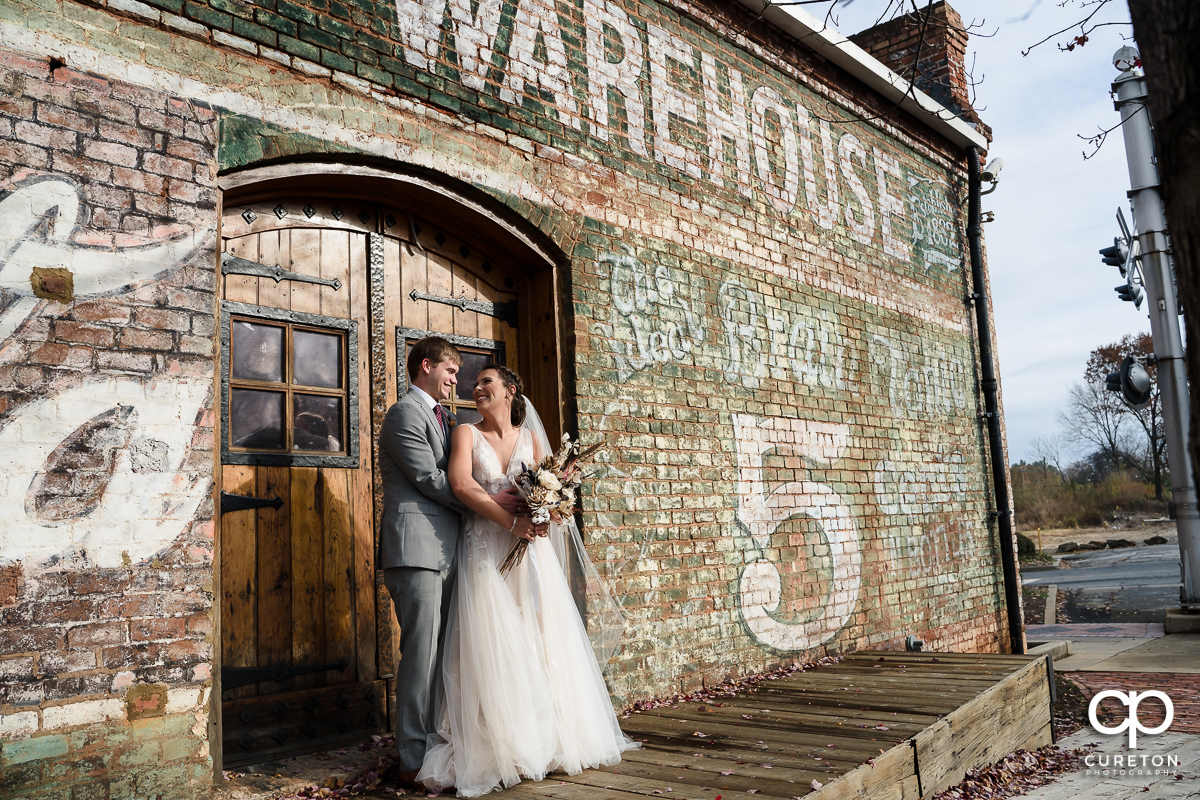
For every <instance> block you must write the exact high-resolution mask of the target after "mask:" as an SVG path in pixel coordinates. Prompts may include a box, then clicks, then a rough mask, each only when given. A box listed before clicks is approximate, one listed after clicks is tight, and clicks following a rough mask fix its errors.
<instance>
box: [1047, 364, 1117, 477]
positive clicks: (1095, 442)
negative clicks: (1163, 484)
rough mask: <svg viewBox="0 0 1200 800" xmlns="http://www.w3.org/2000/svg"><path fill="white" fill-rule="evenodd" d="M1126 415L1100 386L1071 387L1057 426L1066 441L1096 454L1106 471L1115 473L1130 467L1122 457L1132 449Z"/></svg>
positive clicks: (1080, 384)
mask: <svg viewBox="0 0 1200 800" xmlns="http://www.w3.org/2000/svg"><path fill="white" fill-rule="evenodd" d="M1127 411H1128V408H1127V407H1126V406H1125V404H1124V403H1123V402H1122V401H1121V400H1120V399H1118V398H1117V397H1116V395H1114V394H1113V393H1111V392H1109V391H1108V390H1106V389H1105V388H1104V386H1103V384H1097V383H1092V382H1090V381H1087V382H1083V383H1076V384H1075V385H1074V386H1072V387H1071V392H1070V399H1069V400H1068V404H1067V410H1066V411H1065V412H1063V413H1060V414H1059V422H1060V423H1061V424H1062V427H1063V432H1064V433H1065V435H1066V436H1067V438H1068V439H1070V440H1071V441H1072V442H1075V443H1076V444H1077V445H1079V447H1080V449H1081V450H1082V449H1094V450H1097V451H1099V452H1100V453H1101V454H1102V455H1103V456H1104V459H1105V461H1106V462H1107V463H1108V468H1109V469H1116V468H1118V467H1120V466H1121V465H1122V464H1128V463H1129V461H1128V459H1127V458H1126V456H1125V453H1126V452H1127V451H1128V450H1129V449H1130V445H1131V441H1130V435H1129V434H1130V432H1129V430H1128V428H1127V425H1128V423H1129V414H1128V413H1127Z"/></svg>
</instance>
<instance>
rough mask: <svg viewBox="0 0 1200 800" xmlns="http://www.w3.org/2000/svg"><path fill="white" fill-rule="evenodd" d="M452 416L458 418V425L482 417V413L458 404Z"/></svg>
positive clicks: (476, 420) (471, 422) (469, 423)
mask: <svg viewBox="0 0 1200 800" xmlns="http://www.w3.org/2000/svg"><path fill="white" fill-rule="evenodd" d="M454 418H455V419H457V420H458V424H459V425H471V424H474V423H476V422H479V420H481V419H483V415H482V414H480V413H479V412H478V411H476V410H475V409H473V408H470V407H469V406H459V407H458V411H457V412H456V413H455V414H454Z"/></svg>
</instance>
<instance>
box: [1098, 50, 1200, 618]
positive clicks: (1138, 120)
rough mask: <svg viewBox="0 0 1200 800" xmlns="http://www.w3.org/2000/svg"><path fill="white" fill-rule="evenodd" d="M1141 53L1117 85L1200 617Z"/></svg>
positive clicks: (1173, 323)
mask: <svg viewBox="0 0 1200 800" xmlns="http://www.w3.org/2000/svg"><path fill="white" fill-rule="evenodd" d="M1139 64H1140V58H1139V56H1138V52H1137V51H1136V50H1134V49H1133V48H1132V47H1122V48H1121V49H1120V50H1118V51H1117V52H1116V54H1115V55H1114V56H1113V65H1114V66H1115V67H1116V68H1117V69H1119V70H1121V74H1120V75H1118V76H1117V79H1116V80H1115V81H1114V82H1113V85H1112V89H1113V92H1114V93H1115V94H1116V98H1117V99H1116V104H1115V105H1116V108H1117V110H1118V111H1120V112H1121V130H1122V132H1123V133H1124V135H1125V159H1126V161H1127V162H1128V163H1129V182H1130V186H1131V187H1132V188H1131V191H1130V192H1129V197H1130V199H1131V200H1132V202H1133V215H1134V224H1135V226H1136V229H1137V230H1136V231H1135V233H1136V235H1137V240H1138V244H1139V245H1140V247H1141V259H1142V279H1143V280H1144V281H1145V288H1146V299H1147V300H1148V301H1149V306H1150V333H1151V335H1152V336H1153V338H1154V356H1155V359H1156V360H1157V362H1158V383H1159V389H1160V391H1161V394H1162V405H1163V426H1164V428H1165V432H1166V438H1167V461H1168V463H1169V464H1170V467H1171V492H1172V494H1173V495H1174V501H1175V527H1176V530H1177V531H1178V532H1179V555H1180V570H1181V573H1182V575H1181V578H1182V584H1183V586H1182V588H1181V590H1180V601H1181V604H1182V605H1183V606H1185V607H1190V608H1191V609H1192V610H1200V509H1197V506H1196V481H1195V476H1194V474H1193V472H1192V462H1191V459H1190V458H1189V457H1188V451H1187V440H1188V403H1189V399H1188V385H1187V375H1186V373H1185V372H1184V363H1183V340H1182V337H1181V336H1180V332H1179V308H1178V302H1177V300H1176V297H1175V281H1174V277H1173V276H1172V274H1171V263H1170V260H1169V258H1168V255H1167V222H1166V217H1165V216H1164V214H1163V206H1162V197H1161V195H1160V193H1159V183H1158V168H1157V167H1156V166H1155V163H1154V138H1153V135H1152V134H1151V130H1150V115H1149V111H1148V110H1147V108H1146V80H1145V77H1144V73H1143V72H1142V70H1141V67H1140V66H1139Z"/></svg>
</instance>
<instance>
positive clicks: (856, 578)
mask: <svg viewBox="0 0 1200 800" xmlns="http://www.w3.org/2000/svg"><path fill="white" fill-rule="evenodd" d="M733 431H734V440H735V443H736V445H737V465H738V484H737V495H738V510H737V513H738V519H739V520H740V521H741V523H742V524H743V525H745V526H746V528H747V529H748V530H749V531H750V537H751V538H752V539H753V540H754V542H755V544H757V545H758V546H759V547H760V548H763V549H764V550H765V549H766V548H767V546H768V544H769V542H770V539H771V535H772V534H773V533H775V531H776V529H778V528H779V526H780V525H782V524H783V523H784V522H786V521H787V520H789V519H792V518H793V517H801V516H804V517H810V518H812V519H814V520H816V521H817V523H818V524H819V525H820V526H821V530H822V532H823V534H824V536H825V540H826V542H828V544H829V552H830V556H831V558H832V559H833V579H832V581H831V583H830V592H829V595H828V596H827V597H826V598H825V601H824V603H823V604H822V605H821V609H820V611H819V612H818V614H817V616H816V617H814V618H813V619H811V620H809V621H807V622H798V623H789V622H782V621H780V620H779V619H777V618H776V617H775V616H774V614H775V613H777V612H778V610H779V605H780V601H781V599H782V590H783V586H782V582H781V579H780V576H779V568H778V567H777V566H776V565H775V564H774V563H772V562H771V561H768V560H766V559H759V560H757V561H754V562H751V563H750V564H748V565H747V566H746V569H745V570H744V571H743V572H742V576H741V579H740V580H739V582H738V603H739V605H740V606H741V609H742V615H743V616H744V617H745V620H746V624H747V626H748V627H749V628H750V632H751V634H752V635H753V636H754V637H755V638H756V639H757V640H758V641H759V642H761V643H762V644H765V645H767V646H769V647H773V648H775V649H777V650H807V649H809V648H812V647H815V646H817V645H819V644H821V643H823V642H827V641H829V640H830V639H832V638H833V637H834V636H835V635H836V634H837V632H838V631H839V630H841V629H842V627H843V626H844V625H845V624H846V623H847V622H849V621H850V615H851V614H852V613H853V612H854V606H855V605H856V604H857V602H858V589H859V583H860V569H859V568H860V563H861V560H862V553H861V551H860V548H859V541H858V530H857V528H855V526H854V520H853V517H852V516H851V513H850V508H849V506H847V505H846V503H845V502H843V500H842V498H841V496H840V495H838V494H837V493H836V492H834V491H833V489H831V488H829V487H828V486H826V485H825V484H823V483H815V482H813V481H794V482H792V483H785V484H783V485H781V486H779V487H778V488H776V489H775V490H774V491H772V492H770V493H769V494H768V493H767V491H766V487H765V484H764V482H763V455H764V454H765V453H766V452H768V451H771V450H775V451H779V452H781V453H783V454H787V455H793V456H800V457H804V458H807V459H810V460H812V461H815V462H817V463H819V464H832V463H833V462H834V461H837V460H838V459H839V458H841V457H842V454H843V453H844V452H845V450H846V441H847V439H848V438H849V435H850V427H849V426H848V425H838V424H833V423H828V422H809V421H807V420H799V419H779V418H772V419H763V418H761V417H755V416H751V415H749V414H734V415H733Z"/></svg>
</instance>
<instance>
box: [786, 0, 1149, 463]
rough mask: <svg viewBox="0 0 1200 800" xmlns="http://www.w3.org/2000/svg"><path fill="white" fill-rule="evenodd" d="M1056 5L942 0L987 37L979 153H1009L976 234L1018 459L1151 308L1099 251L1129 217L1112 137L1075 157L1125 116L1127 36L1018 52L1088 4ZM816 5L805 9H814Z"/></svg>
mask: <svg viewBox="0 0 1200 800" xmlns="http://www.w3.org/2000/svg"><path fill="white" fill-rule="evenodd" d="M1061 2H1062V0H1041V2H1038V0H999V1H997V0H991V1H990V2H986V1H985V0H950V5H951V6H952V7H953V8H954V9H955V10H956V11H958V12H959V14H961V15H962V17H963V22H964V23H967V24H969V23H971V22H972V21H975V22H978V23H981V24H980V26H979V27H978V28H976V29H975V30H976V31H977V32H978V33H981V34H989V35H990V34H994V35H991V36H990V37H985V36H982V35H980V36H972V37H971V43H970V50H969V52H968V54H967V64H968V67H969V66H970V64H971V59H972V56H974V57H975V68H974V70H973V74H974V77H975V79H976V80H977V81H979V80H982V83H980V84H979V85H978V86H977V87H976V90H975V91H976V100H975V107H976V109H977V110H979V113H980V116H981V117H982V119H983V121H984V122H985V123H986V124H988V125H990V126H991V127H992V134H993V139H992V147H991V149H990V150H989V152H988V156H987V157H988V159H989V160H990V159H992V158H995V157H1000V158H1003V159H1004V169H1003V171H1002V172H1001V173H1000V182H999V185H998V186H997V188H996V191H995V192H993V193H992V194H989V195H987V196H985V197H984V198H983V210H984V211H993V212H995V216H996V218H995V221H994V222H990V223H987V224H985V225H984V226H983V230H984V244H985V247H986V252H987V263H988V270H989V273H990V276H991V282H992V297H993V301H994V306H993V309H992V314H993V315H992V320H993V325H994V327H995V335H996V349H997V352H998V355H999V360H1000V382H1001V391H1002V392H1003V402H1004V415H1005V420H1006V426H1007V431H1008V455H1009V460H1010V462H1011V463H1014V464H1015V463H1017V462H1018V461H1021V460H1026V461H1033V460H1036V456H1035V455H1034V442H1035V440H1037V439H1039V438H1048V437H1053V436H1054V435H1055V434H1056V433H1058V432H1060V431H1061V429H1062V426H1061V424H1060V422H1059V415H1060V413H1062V412H1064V411H1065V410H1066V408H1067V397H1068V392H1069V391H1070V388H1071V385H1072V384H1073V383H1076V382H1081V381H1082V380H1083V370H1084V365H1085V362H1086V361H1087V356H1088V353H1090V352H1091V351H1092V350H1093V349H1094V348H1096V347H1098V346H1100V345H1104V344H1109V343H1112V342H1115V341H1118V340H1119V339H1120V338H1121V337H1122V336H1124V335H1125V334H1127V333H1140V332H1149V330H1150V321H1149V317H1148V312H1147V307H1146V304H1145V303H1143V304H1142V307H1141V309H1135V308H1134V307H1133V304H1132V303H1125V302H1121V301H1120V300H1119V299H1117V294H1116V292H1114V291H1113V287H1114V286H1116V285H1117V284H1118V283H1123V279H1122V278H1121V276H1120V273H1119V272H1118V271H1117V269H1116V268H1115V267H1109V266H1105V265H1104V264H1102V263H1101V262H1100V255H1099V253H1098V252H1097V251H1098V250H1099V249H1100V248H1101V247H1106V246H1108V245H1111V244H1112V239H1113V236H1115V235H1117V233H1118V228H1117V223H1116V219H1115V217H1116V210H1117V207H1118V206H1122V207H1123V208H1124V209H1125V218H1126V219H1130V218H1131V217H1130V211H1129V204H1128V201H1127V199H1126V197H1125V192H1126V191H1127V190H1128V189H1129V173H1128V171H1127V167H1126V162H1125V145H1124V141H1123V140H1122V138H1121V132H1120V130H1119V129H1118V130H1117V131H1114V132H1113V133H1112V134H1111V135H1110V136H1109V137H1108V141H1107V142H1106V143H1105V144H1104V146H1103V147H1102V148H1101V149H1100V151H1099V152H1098V153H1097V154H1096V155H1095V156H1094V157H1092V158H1090V159H1087V160H1085V159H1084V157H1083V153H1084V152H1085V151H1086V152H1088V153H1090V152H1091V151H1092V150H1093V149H1094V148H1093V147H1091V146H1089V145H1088V143H1086V142H1084V141H1083V140H1081V139H1080V138H1079V134H1083V135H1092V134H1094V133H1096V132H1097V130H1098V128H1101V127H1103V128H1109V127H1111V126H1113V125H1115V124H1116V123H1117V122H1119V121H1120V115H1119V114H1118V113H1117V112H1116V111H1115V110H1114V109H1113V105H1112V99H1111V98H1110V97H1109V89H1110V86H1111V84H1112V81H1113V79H1114V78H1115V77H1116V76H1117V74H1118V73H1117V71H1116V70H1115V69H1114V68H1113V66H1112V54H1113V53H1114V52H1116V50H1117V49H1118V48H1120V47H1122V46H1123V45H1125V44H1126V43H1127V42H1126V41H1124V40H1123V39H1122V35H1124V36H1126V37H1128V36H1131V35H1132V29H1131V28H1130V27H1129V26H1127V25H1120V26H1107V27H1101V28H1098V29H1096V30H1095V31H1094V32H1093V33H1092V34H1091V35H1090V37H1089V41H1088V42H1087V43H1086V44H1085V45H1084V46H1082V47H1076V48H1075V49H1074V50H1073V51H1070V52H1062V51H1060V50H1059V48H1058V47H1057V46H1056V42H1064V43H1065V42H1067V41H1069V39H1070V38H1071V37H1070V36H1069V35H1067V34H1062V35H1060V36H1057V37H1055V38H1054V39H1052V40H1051V41H1049V42H1047V43H1046V44H1043V45H1040V46H1038V47H1036V48H1034V49H1033V50H1032V51H1031V52H1030V53H1029V55H1027V56H1022V55H1021V51H1022V50H1025V49H1028V48H1029V47H1030V45H1032V44H1034V43H1035V42H1037V41H1039V40H1040V39H1042V38H1044V37H1045V36H1047V35H1049V34H1051V33H1054V32H1056V31H1059V30H1061V29H1063V28H1066V27H1068V26H1069V25H1071V24H1072V23H1075V22H1078V21H1079V20H1081V19H1083V18H1084V17H1085V16H1086V15H1087V14H1088V13H1089V12H1090V11H1092V10H1093V8H1094V7H1093V6H1089V7H1088V8H1087V9H1086V10H1083V11H1081V10H1080V6H1081V3H1080V0H1067V3H1066V7H1060V3H1061ZM921 5H924V3H923V2H922V3H921ZM886 7H887V0H853V2H852V3H850V4H849V5H841V6H839V7H838V8H837V10H836V11H835V12H834V16H835V18H836V20H837V23H838V24H835V25H834V27H836V28H837V29H838V30H839V31H841V32H842V33H844V34H847V35H848V34H851V33H854V32H856V31H859V30H862V29H865V28H868V27H871V26H872V25H873V24H874V23H875V20H876V19H877V18H878V16H879V14H880V13H881V12H882V10H883V9H885V8H886ZM823 8H824V7H821V6H809V7H808V10H809V11H810V12H811V13H813V14H814V15H815V14H818V13H819V12H818V9H821V10H823ZM1022 18H1024V19H1022ZM1102 20H1103V21H1105V22H1117V21H1122V22H1128V20H1129V12H1128V8H1127V7H1126V5H1125V3H1124V2H1123V0H1116V1H1115V2H1110V3H1109V4H1108V5H1107V6H1106V7H1105V8H1103V9H1102V10H1101V11H1100V12H1099V14H1098V15H1097V17H1096V18H1095V20H1094V21H1097V22H1098V21H1102ZM1077 33H1078V30H1076V31H1075V32H1074V34H1077ZM1074 34H1072V35H1074ZM1076 455H1082V453H1077V454H1076Z"/></svg>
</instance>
